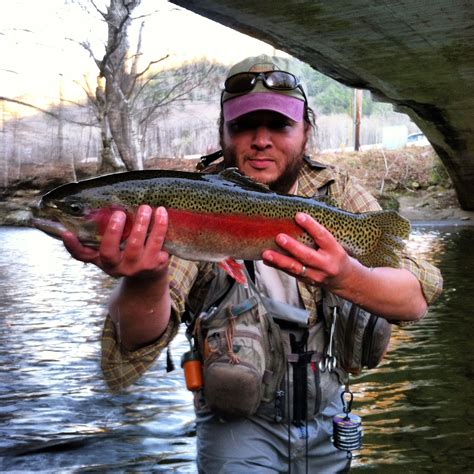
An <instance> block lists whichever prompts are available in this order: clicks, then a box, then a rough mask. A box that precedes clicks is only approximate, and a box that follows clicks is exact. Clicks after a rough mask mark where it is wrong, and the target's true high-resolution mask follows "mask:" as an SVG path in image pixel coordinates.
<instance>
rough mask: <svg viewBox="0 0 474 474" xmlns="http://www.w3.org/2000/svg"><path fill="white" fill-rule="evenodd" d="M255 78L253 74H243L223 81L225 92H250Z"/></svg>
mask: <svg viewBox="0 0 474 474" xmlns="http://www.w3.org/2000/svg"><path fill="white" fill-rule="evenodd" d="M255 77H256V76H255V74H253V73H245V72H242V73H240V74H236V75H235V76H231V77H229V78H228V79H227V80H226V81H225V84H224V87H225V90H226V91H227V92H230V93H231V94H238V93H240V92H247V91H249V90H252V88H253V86H254V85H255Z"/></svg>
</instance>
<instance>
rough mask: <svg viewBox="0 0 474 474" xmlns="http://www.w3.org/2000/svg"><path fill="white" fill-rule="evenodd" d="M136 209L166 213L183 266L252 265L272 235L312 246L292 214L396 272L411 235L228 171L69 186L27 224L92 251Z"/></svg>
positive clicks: (131, 175)
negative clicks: (115, 217) (70, 235)
mask: <svg viewBox="0 0 474 474" xmlns="http://www.w3.org/2000/svg"><path fill="white" fill-rule="evenodd" d="M140 204H148V205H150V206H151V207H154V208H156V207H158V206H164V207H165V208H166V209H167V211H168V216H169V226H168V231H167V234H166V238H165V242H164V249H165V250H166V251H167V252H169V253H170V254H172V255H176V256H178V257H181V258H184V259H187V260H198V261H210V262H221V263H222V262H225V261H229V262H232V261H233V260H234V259H242V260H259V259H261V253H262V251H263V250H264V249H275V250H277V249H278V246H277V244H276V243H275V236H276V235H277V234H278V233H281V232H283V233H286V234H288V235H290V236H292V237H294V238H296V239H298V240H299V241H301V242H303V243H306V244H308V245H311V246H314V242H313V240H312V239H311V237H310V236H309V235H308V234H307V233H306V232H305V231H303V229H301V227H299V226H298V225H297V224H296V223H295V221H294V216H295V214H296V213H297V212H305V213H307V214H309V215H310V216H312V217H313V218H314V219H315V220H316V221H318V222H319V223H320V224H322V225H323V226H324V227H326V228H327V229H328V230H329V231H330V232H331V233H332V234H333V235H334V237H335V238H336V239H337V241H338V242H339V243H340V244H341V245H342V246H343V247H344V248H345V249H346V251H347V252H348V253H349V254H350V255H351V256H353V257H354V258H356V259H357V260H359V261H360V262H361V263H363V264H364V265H367V266H371V267H376V266H392V267H398V266H399V263H400V259H399V252H400V250H401V249H402V247H403V239H407V238H408V236H409V232H410V224H409V222H408V221H407V220H406V219H404V218H402V217H401V216H400V215H399V214H398V213H397V212H395V211H376V212H368V213H363V214H352V213H349V212H346V211H343V210H341V209H338V208H337V207H334V206H332V205H329V204H328V203H327V201H326V200H319V199H318V198H304V197H299V196H289V195H283V194H277V193H275V192H273V191H271V190H270V189H269V188H268V187H266V186H264V185H262V184H259V183H256V182H255V181H253V180H251V179H250V178H247V177H245V176H243V175H241V174H240V173H239V172H238V171H237V170H236V169H234V168H231V169H227V170H224V171H223V172H221V173H220V174H217V175H207V174H200V173H190V172H180V171H165V170H145V171H132V172H125V173H116V174H110V175H105V176H101V177H98V178H92V179H88V180H84V181H79V182H74V183H68V184H65V185H62V186H59V187H57V188H55V189H53V190H52V191H50V192H49V193H47V194H45V195H44V196H43V197H42V199H41V201H40V202H39V204H38V206H37V207H36V209H34V211H33V213H34V215H35V218H34V219H33V221H32V223H33V225H34V226H36V227H37V228H39V229H41V230H43V231H45V232H46V233H48V234H49V235H52V236H55V237H59V236H60V234H61V233H62V232H63V231H65V230H66V229H68V230H70V231H72V232H74V233H75V234H76V235H77V236H78V238H79V240H80V241H81V242H82V243H83V244H84V245H87V246H92V247H97V246H98V245H99V244H100V239H101V236H102V234H103V233H104V231H105V229H106V226H107V222H108V220H109V218H110V216H111V214H112V213H113V212H114V211H115V210H119V209H120V210H123V211H125V213H126V215H127V222H126V225H125V229H124V233H123V241H125V240H126V239H127V237H128V235H129V233H130V230H131V227H132V224H133V219H134V214H135V212H136V209H137V208H138V206H139V205H140ZM224 268H226V265H224ZM226 269H227V270H228V271H229V268H228V267H227V268H226ZM230 272H231V273H232V271H230ZM233 276H234V277H235V275H233Z"/></svg>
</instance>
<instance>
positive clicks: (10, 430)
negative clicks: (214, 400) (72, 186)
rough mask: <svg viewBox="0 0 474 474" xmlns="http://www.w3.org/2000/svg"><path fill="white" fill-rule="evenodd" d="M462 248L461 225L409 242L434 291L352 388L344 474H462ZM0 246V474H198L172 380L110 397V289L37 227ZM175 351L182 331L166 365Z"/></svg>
mask: <svg viewBox="0 0 474 474" xmlns="http://www.w3.org/2000/svg"><path fill="white" fill-rule="evenodd" d="M473 242H474V230H472V229H469V228H465V229H460V230H459V229H453V230H447V229H441V230H429V229H417V230H415V231H414V232H413V236H412V239H411V241H410V244H409V245H410V247H411V248H412V249H413V250H414V251H415V252H416V253H419V254H423V256H424V257H425V258H428V259H430V260H431V261H433V262H434V263H436V264H437V265H439V266H440V267H441V268H442V271H443V275H444V278H445V292H444V294H443V296H442V297H441V298H440V300H439V301H438V302H437V303H436V304H435V305H434V306H433V308H432V309H431V310H430V312H429V314H428V315H427V316H426V317H425V319H424V320H423V321H421V322H420V323H418V324H417V325H414V326H411V327H410V328H408V329H403V330H402V329H395V331H394V335H393V340H392V349H391V351H390V353H389V354H388V356H387V358H386V360H385V362H384V363H383V364H382V365H381V366H380V367H379V368H377V369H375V370H372V371H369V372H366V373H364V374H363V375H361V376H360V377H358V378H357V379H354V381H353V390H354V392H355V400H356V402H355V408H354V411H356V412H357V413H358V414H360V415H362V419H363V424H364V431H365V436H364V447H363V449H362V450H361V451H360V452H359V454H358V455H357V456H356V458H355V462H354V465H355V466H354V470H355V471H359V472H364V471H365V470H367V471H368V470H370V471H374V470H375V469H382V468H383V470H384V472H401V471H402V470H406V471H407V472H419V471H425V470H434V471H438V472H464V471H471V470H472V467H471V466H472V464H473V461H474V460H473V454H472V446H473V436H474V429H473V423H472V417H473V415H474V413H473V410H472V402H471V397H472V393H473V388H474V387H473V375H474V374H473V372H474V364H473V348H474V347H473V346H474V344H473V343H472V337H471V334H470V331H469V329H470V327H471V325H472V324H471V319H472V309H471V307H472V303H473V298H474V296H473V294H472V291H471V281H472V275H471V274H472V268H473V266H474V250H473V248H474V246H473ZM0 248H1V250H2V251H1V252H0V295H1V297H0V298H1V299H0V450H1V453H0V455H1V456H2V458H1V461H0V470H2V471H6V472H9V471H10V472H11V471H17V472H18V471H36V470H43V471H51V472H58V471H61V472H72V471H73V472H92V471H99V472H104V471H105V470H107V471H108V470H110V472H150V471H151V470H153V472H183V473H184V472H190V473H191V472H196V471H195V466H194V452H195V433H194V424H193V411H192V403H191V396H190V395H189V393H188V392H187V391H186V390H185V389H184V386H183V380H182V374H181V370H179V369H178V370H176V371H174V372H172V373H170V374H166V372H165V369H164V365H165V364H164V361H162V360H161V359H160V360H159V361H158V362H157V363H156V364H155V367H154V368H153V369H152V371H150V372H149V373H148V374H147V375H146V376H145V377H143V378H142V379H141V380H140V381H139V383H137V384H136V385H135V386H133V387H131V388H130V389H128V390H127V391H126V392H125V393H123V394H120V395H111V394H110V393H108V392H107V390H106V388H105V386H104V384H103V382H102V380H101V377H100V369H99V357H100V352H99V342H98V339H99V335H100V330H101V326H102V321H103V316H104V310H105V304H106V301H107V295H108V294H109V292H110V289H111V288H112V287H113V285H114V281H113V280H112V279H110V278H108V277H106V276H104V275H103V274H101V272H99V271H98V270H96V269H95V268H94V267H93V266H90V265H87V266H86V265H83V264H81V263H78V262H76V261H74V260H72V259H71V258H69V256H68V254H67V253H66V252H65V251H64V249H63V247H62V244H61V243H60V242H57V241H55V240H53V239H51V238H49V237H47V236H45V235H44V234H42V233H40V232H39V231H36V230H31V229H13V228H0ZM185 346H186V343H185V339H184V337H183V336H182V334H180V335H179V336H178V338H177V339H176V340H175V341H174V343H173V357H174V359H175V362H176V363H177V362H178V361H179V356H180V354H181V352H182V351H184V350H185ZM177 365H179V364H178V363H177Z"/></svg>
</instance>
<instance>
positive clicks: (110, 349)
mask: <svg viewBox="0 0 474 474" xmlns="http://www.w3.org/2000/svg"><path fill="white" fill-rule="evenodd" d="M326 189H327V191H328V194H329V195H330V196H331V197H332V198H333V199H334V200H335V202H336V203H337V205H338V206H339V207H340V208H341V209H344V210H346V211H349V212H353V213H361V212H368V211H377V210H380V205H379V204H378V202H377V201H376V200H375V198H374V197H373V196H372V195H371V194H370V193H368V192H367V191H366V190H365V189H364V188H363V187H362V186H361V185H360V184H359V183H358V182H357V181H356V180H355V179H354V178H353V177H351V176H349V175H348V174H347V173H346V172H342V171H341V170H339V169H337V168H336V167H333V166H328V165H321V164H319V163H316V162H313V161H310V160H307V161H306V163H305V166H303V169H302V171H301V173H300V175H299V178H298V195H300V196H305V197H312V196H315V195H318V194H320V193H321V192H322V191H323V190H326ZM323 194H324V192H323ZM401 267H402V268H405V269H407V270H409V271H410V272H412V273H413V274H414V275H415V276H416V277H417V279H418V280H419V282H420V284H421V287H422V290H423V294H424V296H425V299H426V301H427V303H428V304H431V303H432V302H433V301H434V300H435V299H436V298H437V297H438V296H439V295H440V294H441V291H442V278H441V274H440V272H439V270H438V269H437V268H436V267H434V266H433V265H431V264H430V263H428V262H425V261H421V260H417V259H415V258H414V257H412V256H409V255H407V254H404V255H403V258H402V265H401ZM169 273H170V292H171V299H172V315H171V318H170V322H169V325H168V328H167V329H166V331H165V333H164V334H163V335H162V336H161V337H160V338H159V340H157V341H156V342H155V343H153V344H151V345H149V346H147V347H143V348H141V349H138V350H136V351H133V352H130V351H127V350H126V349H125V348H123V347H122V346H121V345H120V343H119V342H118V341H117V338H116V332H115V327H114V324H113V322H112V321H111V319H110V317H109V316H107V318H106V321H105V326H104V331H103V334H102V371H103V374H104V378H105V380H106V382H107V384H108V385H109V387H110V389H111V390H114V391H115V390H120V389H122V388H124V387H127V386H128V385H130V384H132V383H133V382H135V380H137V379H138V378H139V377H140V376H141V375H142V374H143V373H144V372H145V371H146V370H147V368H148V367H149V366H150V365H151V364H152V363H153V361H154V360H155V359H156V357H157V356H158V355H159V354H160V353H161V352H162V350H163V349H164V348H166V346H167V345H168V344H169V343H170V341H171V340H172V339H173V338H174V336H175V335H176V333H177V331H178V328H179V324H180V319H181V315H182V314H183V312H184V309H185V304H186V303H187V304H188V306H189V308H190V309H191V311H193V309H194V308H198V307H199V303H200V301H201V300H202V298H203V297H204V296H205V294H206V293H207V288H208V286H209V283H210V282H211V280H212V279H213V277H214V276H215V274H216V273H215V264H212V263H206V262H190V261H186V260H182V259H179V258H177V257H174V256H172V257H171V258H170V272H169ZM298 288H299V291H300V294H301V298H302V300H303V303H304V306H305V308H306V309H307V310H308V312H309V314H310V321H312V322H313V323H315V322H316V321H317V318H318V314H317V310H316V303H317V302H318V301H320V299H321V289H320V288H319V287H316V286H312V285H306V284H304V283H303V282H301V281H298Z"/></svg>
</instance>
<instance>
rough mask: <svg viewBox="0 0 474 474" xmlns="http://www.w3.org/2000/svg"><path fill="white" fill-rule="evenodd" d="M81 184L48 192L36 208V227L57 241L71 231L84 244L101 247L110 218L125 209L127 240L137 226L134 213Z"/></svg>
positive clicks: (69, 185)
mask: <svg viewBox="0 0 474 474" xmlns="http://www.w3.org/2000/svg"><path fill="white" fill-rule="evenodd" d="M78 184H79V183H68V184H65V185H62V186H59V187H58V188H55V189H53V190H52V191H50V192H48V193H46V194H45V195H44V196H43V197H42V198H41V199H40V200H39V202H38V203H37V204H36V205H35V206H34V207H33V209H32V214H33V218H32V220H31V223H32V225H33V226H34V227H36V228H38V229H40V230H42V231H43V232H45V233H47V234H48V235H50V236H52V237H55V238H61V237H62V234H63V233H64V232H66V231H70V232H72V233H73V234H75V235H76V236H77V238H78V239H79V241H80V242H81V243H82V244H83V245H86V246H88V247H94V248H97V247H98V246H99V245H100V242H101V238H102V235H103V234H104V232H105V230H106V228H107V224H108V222H109V219H110V217H111V216H112V214H113V213H114V212H115V211H118V210H121V211H124V212H125V213H126V215H127V220H126V224H125V229H124V233H123V236H122V239H123V240H125V239H126V238H127V237H128V234H129V233H130V230H131V227H132V224H133V212H131V210H130V209H128V208H126V207H125V206H124V205H122V204H120V203H115V202H113V201H111V200H110V199H107V197H106V196H101V195H100V194H99V193H97V192H95V193H93V192H90V190H89V192H87V191H88V190H83V189H81V188H80V187H78V186H77V185H78Z"/></svg>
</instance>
